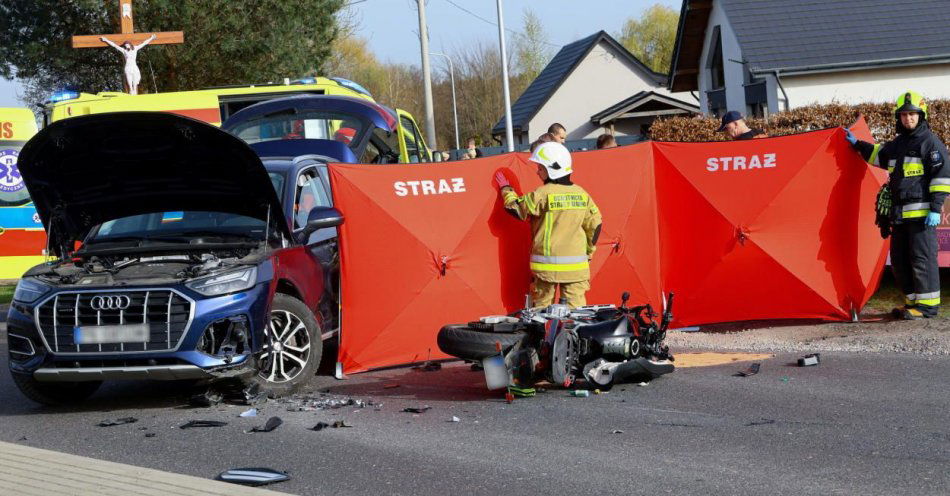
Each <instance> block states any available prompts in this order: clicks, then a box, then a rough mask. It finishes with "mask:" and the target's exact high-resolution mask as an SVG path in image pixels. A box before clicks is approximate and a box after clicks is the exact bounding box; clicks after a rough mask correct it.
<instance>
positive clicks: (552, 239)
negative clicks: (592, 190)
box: [502, 183, 601, 283]
mask: <svg viewBox="0 0 950 496" xmlns="http://www.w3.org/2000/svg"><path fill="white" fill-rule="evenodd" d="M502 197H503V198H504V201H505V208H507V209H509V210H510V211H511V212H512V213H514V214H515V215H516V216H517V217H518V218H519V219H522V220H530V222H531V235H532V243H531V271H532V272H533V273H534V275H535V277H538V278H539V279H541V280H543V281H547V282H556V283H561V282H578V281H586V280H588V279H590V264H589V261H590V257H591V256H592V255H593V254H594V245H595V244H596V243H597V236H598V234H599V233H600V224H601V216H600V210H598V209H597V205H596V204H594V200H593V199H592V198H591V197H590V195H589V194H587V192H586V191H584V188H581V187H580V186H577V185H576V184H571V185H566V184H556V183H548V184H545V185H544V186H541V187H540V188H538V189H536V190H534V191H532V192H530V193H528V194H526V195H524V196H518V195H517V194H516V193H515V191H514V190H513V189H512V188H504V189H502Z"/></svg>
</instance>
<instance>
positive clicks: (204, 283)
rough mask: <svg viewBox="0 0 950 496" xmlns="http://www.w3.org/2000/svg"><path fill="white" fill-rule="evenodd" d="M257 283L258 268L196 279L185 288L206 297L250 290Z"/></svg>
mask: <svg viewBox="0 0 950 496" xmlns="http://www.w3.org/2000/svg"><path fill="white" fill-rule="evenodd" d="M256 283H257V267H249V268H245V269H241V270H233V271H230V272H224V273H221V274H215V275H213V276H207V277H202V278H200V279H194V280H192V281H190V282H188V283H186V284H185V286H188V287H189V288H191V289H193V290H195V291H197V292H199V293H201V294H203V295H205V296H218V295H223V294H227V293H235V292H238V291H244V290H245V289H250V288H251V287H253V286H254V284H256Z"/></svg>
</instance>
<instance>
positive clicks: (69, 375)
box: [7, 283, 268, 382]
mask: <svg viewBox="0 0 950 496" xmlns="http://www.w3.org/2000/svg"><path fill="white" fill-rule="evenodd" d="M175 290H177V291H180V292H182V293H185V294H186V295H187V296H189V298H191V299H192V300H193V301H194V312H193V314H192V315H193V317H192V318H191V320H190V323H189V325H188V327H187V330H186V331H185V333H184V335H183V337H182V339H181V341H180V343H179V344H178V346H177V347H176V348H174V349H172V350H168V351H161V352H141V351H139V352H131V353H115V352H113V353H95V352H89V353H54V352H53V351H52V350H51V348H50V346H51V345H50V344H49V343H47V341H48V340H44V339H43V336H41V335H40V333H39V329H38V327H37V325H36V323H35V315H36V313H35V312H34V310H35V309H34V308H33V307H31V306H26V305H23V304H21V303H18V302H14V303H13V304H12V305H11V308H10V311H9V314H8V318H7V323H8V324H7V325H8V327H7V332H8V339H10V341H9V342H10V343H11V345H12V346H9V347H8V348H9V367H10V371H11V372H12V373H14V374H23V375H32V376H33V377H34V379H36V380H37V381H39V382H87V381H113V380H162V381H173V380H207V381H210V382H216V381H219V380H241V381H248V380H250V379H251V378H252V377H253V376H254V375H255V374H256V373H257V360H256V358H255V354H256V353H258V352H259V351H260V350H261V347H262V345H263V342H262V341H263V329H262V327H263V325H264V322H265V321H266V319H264V318H263V316H265V315H266V314H267V291H268V287H267V284H266V283H264V284H258V285H256V286H255V287H253V288H252V289H250V290H248V291H245V292H241V293H236V294H230V295H224V296H217V297H210V298H209V297H202V296H201V295H199V294H197V293H194V292H190V291H189V290H188V289H187V288H182V287H176V288H175ZM89 291H90V292H95V291H96V290H95V289H91V290H89Z"/></svg>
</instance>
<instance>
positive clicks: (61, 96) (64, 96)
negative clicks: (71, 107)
mask: <svg viewBox="0 0 950 496" xmlns="http://www.w3.org/2000/svg"><path fill="white" fill-rule="evenodd" d="M77 98H79V92H78V91H73V90H62V91H57V92H55V93H53V94H52V95H50V97H49V103H58V102H65V101H66V100H75V99H77Z"/></svg>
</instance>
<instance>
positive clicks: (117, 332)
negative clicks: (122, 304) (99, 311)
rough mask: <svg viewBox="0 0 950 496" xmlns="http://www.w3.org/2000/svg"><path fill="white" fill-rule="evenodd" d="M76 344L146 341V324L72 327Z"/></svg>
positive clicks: (147, 334) (147, 332)
mask: <svg viewBox="0 0 950 496" xmlns="http://www.w3.org/2000/svg"><path fill="white" fill-rule="evenodd" d="M73 341H74V342H75V343H76V344H112V343H147V342H148V341H149V329H148V325H147V324H122V325H104V326H83V327H74V328H73Z"/></svg>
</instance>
